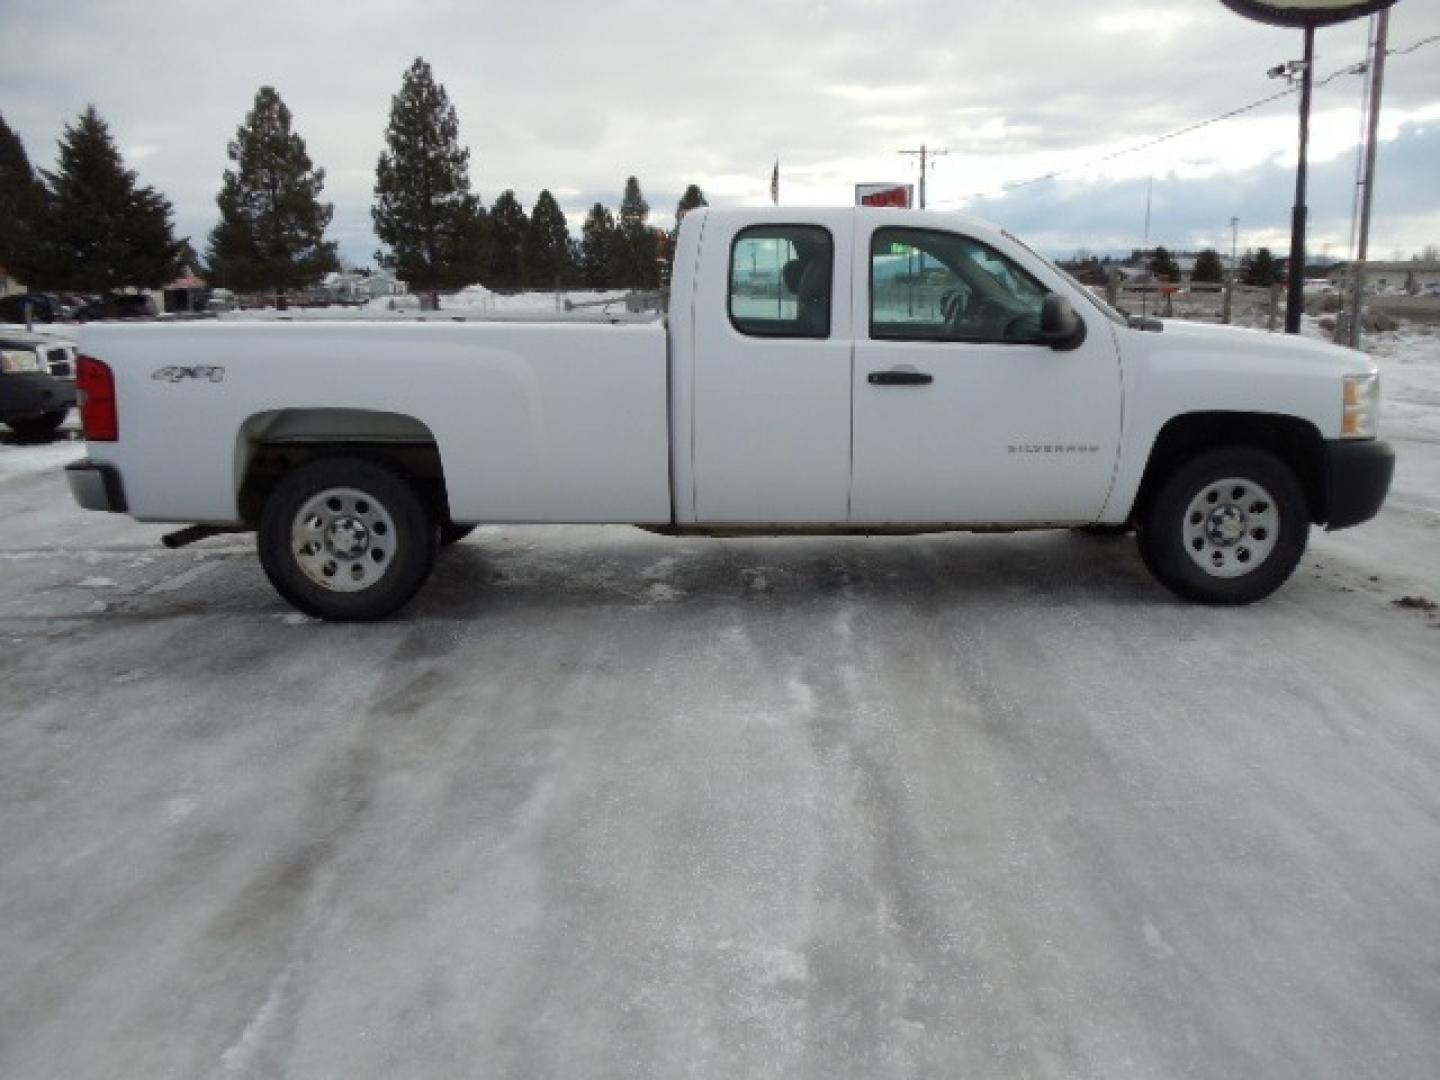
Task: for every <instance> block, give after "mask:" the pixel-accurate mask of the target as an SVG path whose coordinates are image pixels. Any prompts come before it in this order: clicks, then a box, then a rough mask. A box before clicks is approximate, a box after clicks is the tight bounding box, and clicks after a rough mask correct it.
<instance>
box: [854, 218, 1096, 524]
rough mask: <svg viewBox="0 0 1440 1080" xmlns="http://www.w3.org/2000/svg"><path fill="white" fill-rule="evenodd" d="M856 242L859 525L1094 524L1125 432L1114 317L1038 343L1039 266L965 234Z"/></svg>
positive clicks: (866, 237)
mask: <svg viewBox="0 0 1440 1080" xmlns="http://www.w3.org/2000/svg"><path fill="white" fill-rule="evenodd" d="M858 224H859V231H860V233H861V235H857V236H856V238H855V248H856V253H857V254H856V269H855V274H856V281H857V284H859V283H862V282H863V283H867V284H866V285H865V287H863V288H857V289H856V304H855V312H854V319H855V323H856V327H855V337H856V343H855V375H854V381H853V388H854V408H855V422H854V475H853V481H852V490H851V521H852V522H853V523H855V524H882V523H884V524H897V525H899V524H912V523H914V524H923V523H954V524H980V523H997V524H998V523H1004V524H1025V523H1040V522H1088V521H1093V520H1094V519H1095V518H1096V517H1097V516H1098V515H1099V513H1100V509H1101V507H1102V506H1103V505H1104V503H1105V497H1106V495H1107V493H1108V491H1109V488H1110V480H1111V476H1112V474H1113V472H1114V468H1115V461H1116V455H1117V453H1118V448H1119V438H1120V403H1121V387H1120V368H1119V360H1118V355H1117V351H1116V344H1115V339H1114V335H1113V333H1112V331H1111V324H1110V323H1109V322H1108V321H1107V320H1105V319H1103V318H1102V317H1101V316H1100V315H1099V313H1098V312H1097V311H1095V310H1094V309H1093V308H1089V309H1088V310H1079V305H1083V304H1084V301H1083V300H1082V299H1080V298H1078V297H1077V298H1076V303H1077V313H1078V314H1079V315H1080V317H1081V318H1082V319H1084V320H1085V321H1086V323H1087V336H1086V339H1085V341H1084V343H1083V344H1082V345H1081V346H1080V347H1079V348H1076V349H1072V350H1069V351H1056V350H1055V349H1052V348H1050V347H1049V346H1048V345H1046V344H1043V343H1041V342H1040V341H1039V337H1040V314H1041V307H1042V304H1043V302H1044V298H1045V296H1046V293H1047V292H1048V291H1049V290H1048V289H1047V287H1046V286H1045V285H1044V284H1042V283H1041V280H1040V277H1039V276H1037V275H1039V274H1041V273H1044V271H1043V270H1040V269H1038V268H1037V269H1036V272H1033V273H1032V272H1031V270H1029V269H1027V268H1026V267H1025V266H1024V265H1022V262H1021V257H1020V256H1019V255H1018V254H1016V255H1014V256H1011V255H1007V254H1004V253H1002V252H1001V251H1000V250H998V248H997V247H996V246H994V245H992V244H989V243H986V242H983V241H981V240H979V239H977V238H974V237H971V236H967V235H963V234H961V233H957V232H948V231H941V230H934V229H917V228H898V227H878V228H876V227H873V224H872V223H870V222H865V221H864V220H863V219H862V220H861V221H860V222H859V223H858Z"/></svg>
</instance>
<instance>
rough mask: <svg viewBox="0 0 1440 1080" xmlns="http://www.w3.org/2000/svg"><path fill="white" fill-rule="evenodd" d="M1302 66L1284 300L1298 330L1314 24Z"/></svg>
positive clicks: (1289, 324)
mask: <svg viewBox="0 0 1440 1080" xmlns="http://www.w3.org/2000/svg"><path fill="white" fill-rule="evenodd" d="M1303 62H1304V65H1305V67H1304V70H1303V71H1302V72H1301V76H1300V165H1299V168H1298V169H1296V172H1295V210H1294V212H1293V214H1292V217H1291V222H1290V294H1289V296H1288V297H1287V298H1286V301H1285V332H1286V333H1287V334H1298V333H1299V332H1300V315H1301V313H1302V312H1303V311H1304V310H1305V225H1306V218H1307V217H1308V216H1309V208H1308V207H1306V205H1305V183H1306V179H1307V177H1306V173H1307V167H1308V158H1309V151H1310V95H1311V91H1312V90H1313V89H1314V86H1315V27H1313V26H1307V27H1305V59H1304V61H1303Z"/></svg>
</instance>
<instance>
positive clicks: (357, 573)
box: [259, 458, 439, 621]
mask: <svg viewBox="0 0 1440 1080" xmlns="http://www.w3.org/2000/svg"><path fill="white" fill-rule="evenodd" d="M438 543H439V541H438V530H437V526H436V523H435V519H434V517H433V515H432V514H431V512H430V509H429V507H428V506H427V505H426V504H425V501H424V500H423V499H422V498H421V497H420V495H419V494H418V493H417V492H416V491H415V489H414V488H413V487H412V486H411V485H410V484H408V483H406V481H405V480H404V479H402V478H401V477H400V476H398V475H396V474H395V473H394V472H392V471H390V470H389V469H388V468H386V467H385V466H383V465H379V464H377V463H375V462H372V461H365V460H362V459H359V458H324V459H321V460H319V461H312V462H309V463H307V464H305V465H301V466H299V467H298V468H296V469H295V470H294V471H292V472H290V473H288V474H287V475H286V476H284V477H283V478H281V480H280V482H279V483H277V484H276V485H275V489H274V490H273V491H272V492H271V493H270V497H269V499H267V500H266V502H265V509H264V511H263V513H262V515H261V519H260V532H259V546H260V563H261V565H262V566H263V567H264V568H265V574H266V576H267V577H269V579H270V583H271V584H272V585H274V586H275V589H276V591H277V592H279V593H280V595H281V596H283V597H284V598H285V599H286V600H288V601H290V603H291V604H293V605H295V607H297V608H299V609H300V610H301V611H303V612H305V613H306V614H307V615H314V616H316V617H318V618H321V619H333V620H339V621H357V620H365V619H379V618H383V617H384V616H386V615H389V614H390V613H391V612H393V611H395V610H396V609H398V608H399V607H401V606H402V605H403V604H404V603H405V602H406V601H408V600H409V599H410V598H411V597H412V596H414V595H415V593H416V591H417V590H418V589H419V588H420V586H421V585H423V584H424V583H425V579H426V578H427V577H428V576H429V574H430V568H431V566H433V565H434V562H435V553H436V550H437V547H438Z"/></svg>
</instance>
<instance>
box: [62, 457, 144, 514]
mask: <svg viewBox="0 0 1440 1080" xmlns="http://www.w3.org/2000/svg"><path fill="white" fill-rule="evenodd" d="M65 479H66V481H67V482H68V483H69V484H70V494H71V495H72V496H74V498H75V501H76V502H77V503H79V504H80V508H81V509H82V510H108V511H109V512H111V513H113V514H123V513H124V512H125V511H126V510H127V509H129V506H128V504H127V503H126V502H125V485H124V484H123V483H122V482H121V480H120V470H119V469H117V468H115V466H114V465H99V464H96V463H95V462H93V461H77V462H75V464H73V465H66V466H65Z"/></svg>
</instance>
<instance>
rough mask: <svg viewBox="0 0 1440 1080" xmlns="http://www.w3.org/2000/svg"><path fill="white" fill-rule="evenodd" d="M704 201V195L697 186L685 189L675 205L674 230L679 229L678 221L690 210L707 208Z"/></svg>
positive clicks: (693, 185)
mask: <svg viewBox="0 0 1440 1080" xmlns="http://www.w3.org/2000/svg"><path fill="white" fill-rule="evenodd" d="M709 205H710V204H709V203H708V202H706V201H705V193H704V192H703V191H701V190H700V185H699V184H691V185H690V186H689V187H687V188H686V189H685V194H684V195H681V196H680V201H679V202H678V203H676V204H675V229H676V231H677V232H678V231H679V229H680V221H681V219H682V218H684V217H685V215H686V214H688V213H689V212H690V211H691V210H698V209H699V208H700V207H702V206H709Z"/></svg>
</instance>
